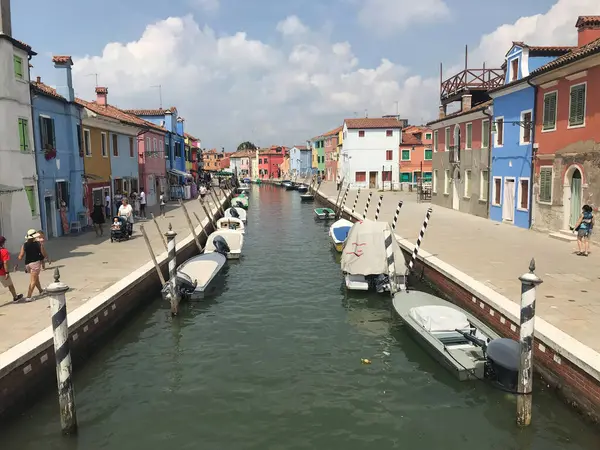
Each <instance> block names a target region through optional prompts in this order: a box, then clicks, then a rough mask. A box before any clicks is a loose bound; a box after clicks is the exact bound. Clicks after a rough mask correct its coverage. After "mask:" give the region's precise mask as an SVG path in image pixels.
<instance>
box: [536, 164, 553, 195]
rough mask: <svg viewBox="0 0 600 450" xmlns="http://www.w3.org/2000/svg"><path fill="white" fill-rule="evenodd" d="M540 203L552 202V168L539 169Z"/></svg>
mask: <svg viewBox="0 0 600 450" xmlns="http://www.w3.org/2000/svg"><path fill="white" fill-rule="evenodd" d="M539 200H540V202H545V203H550V202H551V201H552V168H551V167H542V168H540V195H539Z"/></svg>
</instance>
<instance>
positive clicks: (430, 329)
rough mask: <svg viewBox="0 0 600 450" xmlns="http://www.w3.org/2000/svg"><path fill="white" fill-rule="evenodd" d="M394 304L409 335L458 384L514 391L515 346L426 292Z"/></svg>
mask: <svg viewBox="0 0 600 450" xmlns="http://www.w3.org/2000/svg"><path fill="white" fill-rule="evenodd" d="M393 304H394V309H395V310H396V312H397V313H398V315H399V316H400V318H401V319H402V322H403V323H404V324H405V326H406V327H407V329H408V330H409V331H410V332H411V334H412V335H413V336H414V337H415V338H416V339H417V340H418V341H419V342H420V343H421V344H422V345H423V346H424V347H425V349H426V350H427V352H428V353H430V354H431V356H433V357H434V358H435V359H436V360H437V361H438V362H440V363H441V364H442V365H443V366H444V367H446V368H448V369H449V370H450V371H451V372H452V373H453V374H454V375H455V376H456V377H457V378H458V379H459V380H460V381H466V380H481V379H484V378H486V379H489V380H491V381H494V382H497V383H499V384H501V385H502V386H504V387H505V388H508V389H512V390H514V389H515V387H516V383H517V376H518V369H519V358H520V357H519V354H520V352H519V343H518V342H516V341H513V340H512V339H506V338H501V337H500V336H499V335H498V334H497V333H496V332H494V331H493V330H492V329H491V328H490V327H488V326H487V325H485V324H484V323H483V322H482V321H481V320H479V319H477V318H476V317H475V316H473V315H472V314H470V313H468V312H466V311H465V310H463V309H462V308H459V307H458V306H456V305H454V304H452V303H450V302H447V301H446V300H443V299H441V298H439V297H436V296H434V295H431V294H428V293H426V292H419V291H411V290H409V291H404V292H398V293H396V294H395V295H394V299H393Z"/></svg>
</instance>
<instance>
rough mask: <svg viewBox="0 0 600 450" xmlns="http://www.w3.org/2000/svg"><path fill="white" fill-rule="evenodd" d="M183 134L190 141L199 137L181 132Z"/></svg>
mask: <svg viewBox="0 0 600 450" xmlns="http://www.w3.org/2000/svg"><path fill="white" fill-rule="evenodd" d="M183 134H184V136H185V137H186V138H188V139H191V140H192V141H199V140H200V139H198V138H197V137H194V136H192V135H191V134H190V133H183Z"/></svg>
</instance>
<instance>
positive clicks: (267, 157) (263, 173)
mask: <svg viewBox="0 0 600 450" xmlns="http://www.w3.org/2000/svg"><path fill="white" fill-rule="evenodd" d="M286 154H288V149H287V148H286V147H280V146H271V147H270V148H266V149H261V150H260V151H259V153H258V173H259V178H261V179H269V178H279V177H280V176H281V171H280V167H279V166H280V165H281V163H283V160H284V157H285V155H286Z"/></svg>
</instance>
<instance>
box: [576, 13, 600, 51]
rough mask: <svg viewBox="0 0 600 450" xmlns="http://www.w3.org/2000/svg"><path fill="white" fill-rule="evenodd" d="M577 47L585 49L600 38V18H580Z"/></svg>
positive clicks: (577, 24)
mask: <svg viewBox="0 0 600 450" xmlns="http://www.w3.org/2000/svg"><path fill="white" fill-rule="evenodd" d="M575 26H576V27H577V46H578V47H583V46H584V45H587V44H589V43H590V42H593V41H595V40H596V39H599V38H600V16H579V18H578V19H577V23H576V24H575Z"/></svg>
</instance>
